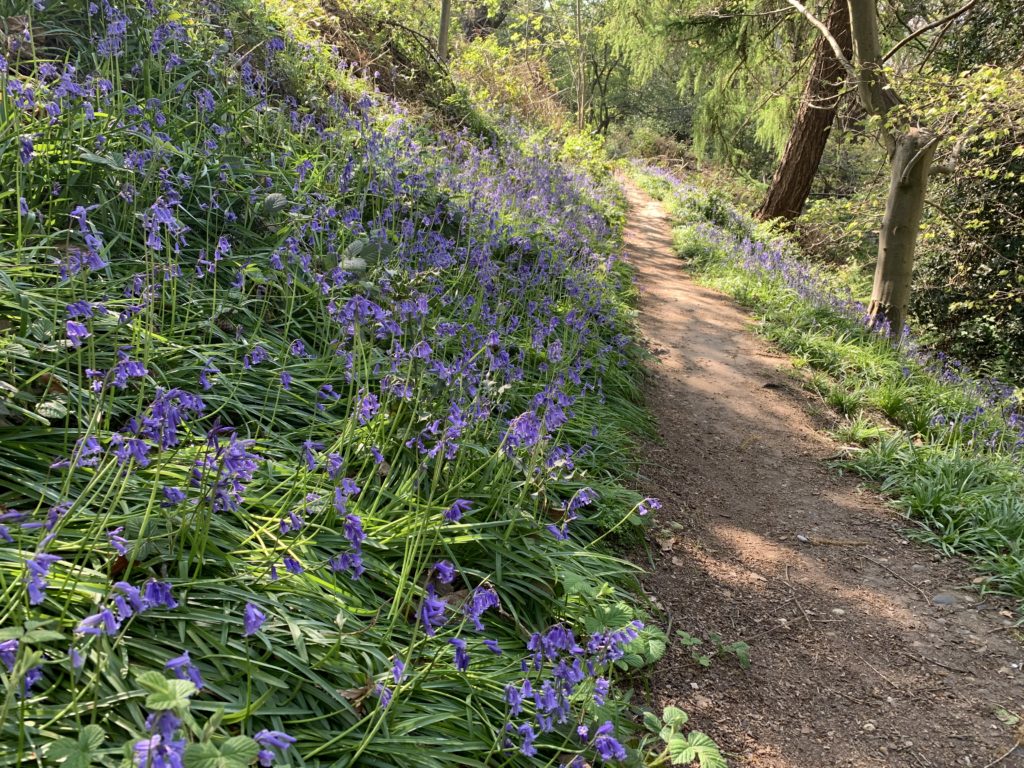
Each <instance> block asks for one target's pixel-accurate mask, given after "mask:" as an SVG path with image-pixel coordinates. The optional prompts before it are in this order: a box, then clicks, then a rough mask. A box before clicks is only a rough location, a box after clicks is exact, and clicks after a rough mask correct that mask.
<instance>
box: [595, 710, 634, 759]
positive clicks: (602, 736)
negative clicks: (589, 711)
mask: <svg viewBox="0 0 1024 768" xmlns="http://www.w3.org/2000/svg"><path fill="white" fill-rule="evenodd" d="M614 733H615V726H614V725H612V722H611V720H608V721H605V723H604V724H603V725H601V726H600V727H599V728H598V729H597V730H596V731H595V732H594V749H595V750H597V754H598V757H600V758H601V760H602V761H604V762H606V763H607V762H611V761H612V760H625V759H626V748H625V747H623V746H622V744H620V743H619V742H618V741H617V740H616V739H615V736H614V735H613V734H614Z"/></svg>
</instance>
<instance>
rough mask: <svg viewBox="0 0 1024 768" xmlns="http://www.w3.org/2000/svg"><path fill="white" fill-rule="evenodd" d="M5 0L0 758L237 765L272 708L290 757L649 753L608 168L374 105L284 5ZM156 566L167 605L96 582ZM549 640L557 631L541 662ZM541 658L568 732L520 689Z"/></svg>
mask: <svg viewBox="0 0 1024 768" xmlns="http://www.w3.org/2000/svg"><path fill="white" fill-rule="evenodd" d="M11 5H12V4H8V6H11ZM14 5H15V6H16V7H10V8H9V9H10V11H11V12H10V13H9V14H5V15H3V16H2V21H3V23H5V24H10V25H14V26H18V25H22V24H23V25H27V35H23V36H22V37H23V38H24V39H26V40H27V41H28V43H26V46H27V47H24V48H21V49H19V50H18V52H17V55H15V54H14V53H11V52H10V51H8V53H10V58H9V60H8V61H7V62H6V65H5V66H4V67H3V69H2V71H0V80H3V83H2V85H3V86H4V87H3V88H2V89H0V91H2V95H0V129H2V132H0V172H2V174H3V176H4V178H5V179H6V180H7V182H8V183H7V186H6V187H5V191H4V192H3V193H0V285H2V286H3V288H2V290H0V373H2V376H0V385H2V388H0V515H2V519H0V523H2V524H3V528H2V529H0V534H2V535H0V593H2V595H3V598H4V599H3V601H0V682H2V684H3V688H2V697H0V765H38V766H43V765H52V764H55V762H56V761H57V760H58V759H63V757H64V756H67V755H71V754H74V756H75V764H79V765H87V764H95V765H121V764H124V765H128V764H131V763H132V762H135V764H136V765H141V766H143V767H144V768H145V766H146V765H147V762H149V763H153V762H154V761H153V760H149V761H147V760H146V758H145V756H144V755H143V756H142V757H141V758H138V759H135V760H134V761H133V757H132V753H133V749H137V748H138V745H139V744H140V743H143V744H144V743H146V740H148V739H151V738H153V737H155V736H161V737H162V738H163V739H164V747H167V748H169V749H170V748H172V744H177V743H178V742H179V741H180V742H181V745H180V750H179V747H178V746H173V749H174V750H179V751H184V752H185V762H186V765H188V766H189V768H191V767H192V766H206V765H221V766H223V767H224V768H236V766H237V767H238V768H240V767H241V766H244V765H248V764H251V763H252V762H254V760H255V759H256V756H255V753H254V749H255V746H254V745H255V742H254V741H253V738H252V737H253V736H254V735H255V734H257V733H259V732H260V731H261V730H262V729H274V730H281V731H286V732H287V733H289V734H291V736H292V737H294V738H295V739H296V743H295V744H294V746H293V747H292V748H290V749H288V750H287V751H286V752H285V753H284V754H283V755H282V754H280V753H277V754H276V755H275V759H277V760H278V761H279V762H281V763H290V764H298V765H324V766H338V767H339V768H340V767H342V766H350V765H351V766H354V765H361V766H393V765H402V766H410V767H420V766H422V767H423V768H435V767H437V768H441V767H447V766H480V767H481V768H482V766H514V765H537V764H542V765H560V764H563V763H564V762H565V761H566V759H567V758H571V757H572V756H573V755H577V754H585V755H586V759H587V760H591V761H592V760H593V759H594V745H593V744H582V743H581V742H580V739H579V737H578V735H577V731H576V727H577V726H578V725H582V724H586V725H588V726H589V727H591V729H592V731H593V730H594V729H596V728H597V727H600V726H601V725H602V724H603V723H604V722H605V721H610V722H612V723H613V724H614V725H615V727H616V728H617V731H616V733H617V734H618V737H619V738H620V739H621V740H622V741H623V742H625V744H626V747H627V748H628V750H629V756H628V759H627V761H626V762H627V764H632V765H637V764H640V763H641V762H642V761H643V760H644V755H645V754H646V753H647V752H648V751H649V748H650V747H651V746H652V744H653V743H654V742H653V741H652V737H650V736H641V735H640V734H638V733H637V729H636V728H635V727H634V721H635V720H639V719H640V717H641V712H640V711H639V708H638V707H637V706H636V705H634V704H633V703H632V702H631V701H630V698H629V691H630V686H631V682H630V675H631V674H632V673H633V672H635V671H636V670H638V669H640V668H642V667H643V666H644V665H646V664H649V663H650V662H652V661H654V660H655V659H656V658H657V656H658V655H659V654H660V653H661V652H663V651H664V642H663V638H662V636H661V633H660V632H659V631H658V630H657V629H656V628H653V627H652V628H645V629H643V630H642V631H641V632H640V633H639V635H638V636H637V637H635V638H633V639H630V638H631V637H632V634H618V635H615V636H609V635H608V633H622V632H624V631H628V632H630V633H631V632H632V630H633V626H632V622H634V621H636V620H638V619H640V618H641V617H642V616H643V611H642V609H641V608H640V600H639V599H638V593H639V590H638V588H637V585H636V567H635V566H634V565H633V564H631V563H629V562H627V561H625V560H624V559H623V558H621V557H619V556H617V555H616V554H615V553H614V552H613V551H611V550H610V549H609V548H608V547H607V546H605V545H606V544H607V543H608V541H609V540H614V538H615V537H616V536H619V535H621V533H622V532H623V531H628V530H630V529H631V528H632V527H633V526H639V525H642V524H643V523H644V519H643V517H642V515H641V514H640V511H641V505H642V504H643V503H644V499H643V498H642V497H641V496H640V495H639V494H637V493H635V492H634V491H631V490H629V484H630V483H631V481H632V479H633V477H634V454H633V442H634V440H635V439H636V436H637V434H638V431H639V430H642V429H643V428H644V427H645V425H646V424H648V417H647V416H646V414H645V413H644V411H643V408H642V406H641V405H640V396H639V390H638V384H637V381H638V375H639V374H638V356H639V352H638V350H637V347H636V345H635V343H634V338H633V327H632V310H631V308H630V306H629V301H630V297H631V295H632V289H631V287H630V285H629V274H628V271H627V270H626V269H625V267H624V265H623V264H622V263H620V262H618V261H617V259H616V254H617V249H618V245H619V236H618V232H617V224H618V223H619V222H621V218H622V211H621V201H620V197H619V195H618V194H617V193H616V192H614V191H613V190H609V189H608V188H607V185H606V184H604V183H602V181H601V180H600V179H594V178H591V177H590V176H588V175H586V174H582V173H576V172H574V171H573V169H572V168H570V167H568V166H566V165H563V164H560V163H559V162H558V158H559V157H560V156H561V155H562V154H563V150H564V148H563V147H562V146H559V145H558V144H557V143H554V142H551V141H545V140H543V139H538V138H537V137H533V136H529V135H525V134H524V133H523V132H521V131H515V130H512V129H509V130H507V131H506V132H505V134H504V135H503V137H502V138H501V139H500V140H493V137H490V138H483V139H482V138H481V137H479V136H477V135H474V134H470V133H465V132H460V131H456V132H446V133H441V132H439V128H438V126H439V125H443V121H442V120H440V119H439V118H437V116H436V114H433V113H432V114H431V115H430V116H429V117H421V116H416V115H414V114H410V110H409V109H408V108H407V107H406V106H403V105H401V104H398V103H395V102H393V101H391V100H390V99H389V98H388V97H386V96H384V95H381V94H377V93H376V92H375V85H374V84H375V80H374V78H373V74H372V72H367V73H357V72H353V70H352V69H351V68H350V67H348V66H347V65H346V64H345V63H344V62H342V61H341V60H340V59H339V57H338V55H336V54H335V52H334V51H332V49H331V47H330V46H329V45H327V44H326V43H325V41H324V40H322V39H320V37H319V36H318V35H317V34H316V33H315V31H314V27H313V26H311V24H312V23H313V22H315V23H316V27H317V28H319V29H330V19H329V18H327V17H326V16H325V11H324V10H323V8H321V7H320V5H319V4H318V3H315V2H312V1H311V0H301V1H297V2H278V1H276V0H275V1H274V2H269V3H263V2H249V0H228V1H227V2H225V3H223V4H220V5H219V6H215V5H213V4H205V3H198V2H194V1H192V0H180V2H171V3H155V4H152V8H148V7H147V4H146V3H144V2H141V1H140V2H134V1H130V2H125V3H123V4H122V5H120V6H114V5H111V4H109V3H104V2H100V3H98V4H97V8H96V10H95V12H93V13H91V14H90V12H89V11H88V6H89V4H87V3H77V4H76V3H62V2H48V3H45V4H44V10H42V11H37V10H36V8H35V6H34V4H32V3H30V2H22V3H17V4H14ZM8 6H5V7H8ZM122 11H123V12H124V14H125V18H122V17H121V13H122ZM125 25H126V26H125ZM328 42H329V41H328ZM161 46H162V47H161ZM387 50H392V49H387ZM374 53H382V52H380V51H374ZM392 53H393V51H392ZM389 63H394V62H389V61H388V60H387V59H386V58H384V59H383V60H382V62H381V66H382V67H383V66H385V65H387V64H389ZM69 65H70V66H71V67H73V68H74V69H73V70H72V69H69V68H68V67H69ZM364 74H365V76H363V75H364ZM67 82H70V83H71V84H72V86H73V87H71V90H66V88H67V87H68V86H67ZM26 89H27V90H26ZM86 258H91V259H92V262H93V263H92V264H91V265H89V266H86V267H81V265H80V264H79V263H78V262H79V261H80V260H82V259H86ZM80 267H81V268H80ZM83 303H84V304H83ZM83 306H84V307H85V309H83ZM76 323H80V325H77V326H76ZM204 380H205V383H204ZM328 388H329V389H328ZM190 397H201V399H202V407H201V408H199V407H198V406H194V405H193V406H189V405H188V402H190V401H189V398H190ZM175 408H176V409H178V411H179V417H180V418H178V419H176V420H175V419H172V418H171V417H170V416H169V415H168V413H169V412H170V411H171V410H173V409H175ZM521 417H532V419H533V420H532V421H531V418H525V420H524V419H522V418H521ZM517 418H519V419H520V421H519V422H517V421H516V420H517ZM517 423H519V424H520V425H521V426H523V430H522V433H521V434H520V433H519V432H517V431H516V429H515V428H514V426H515V424H517ZM531 425H532V427H533V429H532V430H531ZM172 434H173V435H174V439H173V440H171V439H167V438H168V436H169V435H172ZM93 441H95V442H93ZM135 441H138V442H135ZM128 447H134V448H135V449H136V452H135V453H134V454H131V453H128V452H126V449H127V448H128ZM139 451H141V453H140V452H139ZM356 486H358V489H359V490H358V491H357V490H355V487H356ZM586 489H589V490H586ZM583 497H587V498H590V500H589V502H588V503H582V504H581V505H580V506H579V509H577V510H575V515H576V517H575V519H570V518H573V513H572V508H571V507H570V505H572V504H573V501H574V499H580V498H583ZM591 497H592V498H591ZM457 500H464V501H465V502H467V504H468V509H467V510H466V511H465V512H464V514H463V517H462V518H461V519H450V517H446V513H447V512H448V511H449V510H450V509H451V507H452V505H453V504H454V503H455V502H456V501H457ZM561 524H565V525H566V526H567V529H566V530H567V535H562V536H557V537H556V536H555V535H553V534H552V532H551V531H550V530H549V528H548V526H557V525H561ZM360 530H361V531H362V533H360V532H359V531H360ZM363 535H365V539H363V538H362V537H363ZM356 554H359V555H361V557H362V561H363V564H364V565H365V573H363V574H362V575H361V576H360V575H359V574H357V573H356V572H355V570H356V569H355V566H354V565H353V562H352V561H351V558H352V556H353V555H356ZM41 558H42V559H41ZM48 558H54V559H53V561H52V562H48V563H45V568H44V567H43V565H41V563H44V562H45V560H47V559H48ZM341 558H345V559H341ZM442 561H447V563H449V564H450V566H451V568H452V569H453V570H454V576H453V578H452V580H451V582H452V583H450V584H448V583H447V582H446V580H445V579H444V578H442V576H443V572H444V570H445V565H439V563H442ZM40 569H42V570H43V571H45V573H43V574H42V575H39V573H38V571H39V570H40ZM356 576H359V577H358V578H355V577H356ZM125 584H126V585H127V586H124V585H125ZM147 584H148V585H150V589H155V587H154V586H153V585H154V584H161V585H169V587H170V589H171V590H172V592H173V595H174V599H175V600H176V603H177V605H176V607H175V606H172V605H171V604H170V603H169V601H166V600H163V601H158V600H156V599H155V598H152V599H149V600H147V601H141V600H140V601H139V605H136V606H135V607H134V608H133V607H132V606H131V605H130V604H129V603H128V602H125V599H126V598H129V597H131V594H132V592H131V590H132V588H141V587H144V586H145V585H147ZM492 590H493V592H494V593H495V594H496V595H497V596H498V598H499V600H500V606H492V607H491V608H489V609H488V610H487V611H486V613H485V614H484V615H483V616H481V617H480V618H481V619H482V620H483V622H484V629H483V630H482V631H480V632H477V631H475V629H474V627H473V621H472V619H471V617H470V615H469V613H467V610H466V609H467V608H468V607H471V606H472V600H473V598H474V597H480V596H481V595H487V594H489V593H490V592H491V591H492ZM435 593H436V594H437V595H440V596H441V597H443V598H444V599H445V607H444V608H442V609H440V610H441V613H442V614H443V616H444V618H445V619H446V621H445V622H444V623H443V624H440V623H439V622H438V625H437V626H433V625H431V624H429V623H428V622H425V621H424V620H423V618H422V614H421V612H423V611H426V610H427V609H428V608H429V607H430V606H431V605H432V604H434V603H433V600H434V598H433V597H432V595H433V594H435ZM250 605H251V606H254V607H255V608H257V609H258V610H259V611H261V612H262V613H263V614H265V616H266V619H265V621H264V622H263V623H262V624H259V623H258V622H255V624H259V626H255V625H254V626H252V627H250V628H249V629H247V622H246V619H245V617H246V615H247V610H248V612H249V615H250V616H252V615H253V614H252V611H253V608H252V607H248V608H247V606H250ZM105 610H106V611H110V613H109V614H107V615H109V617H110V621H109V622H108V623H107V624H104V625H103V626H104V629H103V631H101V632H96V631H90V630H92V629H94V627H93V625H91V624H90V622H95V621H97V620H103V619H104V618H105V614H104V611H105ZM470 613H471V612H470ZM115 614H116V616H115ZM115 618H116V620H115ZM250 623H253V622H250ZM562 629H568V630H571V631H572V632H574V633H575V637H576V639H577V641H578V642H579V643H580V648H579V649H576V648H575V646H573V645H572V644H567V645H568V646H569V647H568V648H561V649H558V648H556V649H554V650H551V649H550V648H549V649H548V652H547V654H546V655H542V656H541V657H539V658H537V659H536V662H535V661H534V660H535V656H534V653H533V651H532V649H528V648H527V645H528V644H531V643H532V644H533V645H534V646H536V644H537V643H538V642H539V641H540V637H541V635H545V636H557V635H559V633H560V632H561V631H562ZM250 630H251V631H250ZM616 638H617V639H616ZM453 640H454V641H457V642H465V643H466V649H467V651H468V653H469V657H470V663H469V664H468V666H467V665H464V664H460V663H457V659H458V656H457V654H456V650H457V645H456V644H453V643H452V642H451V641H453ZM485 640H489V641H493V642H494V643H496V648H497V649H499V650H500V651H501V653H500V654H499V653H496V652H494V650H493V649H492V648H491V647H489V646H488V645H487V644H486V643H485ZM552 642H553V641H552ZM591 642H593V648H590V649H585V648H584V647H585V646H588V645H589V644H590V643H591ZM612 649H615V653H610V651H611V650H612ZM183 651H188V653H189V654H190V659H191V663H192V664H194V665H195V667H196V669H197V670H198V672H199V673H201V676H202V679H203V681H204V683H205V684H204V686H203V687H202V689H201V690H198V689H196V688H195V687H193V686H192V684H191V683H190V682H188V681H187V680H184V679H177V678H178V675H177V673H175V672H174V671H172V670H170V669H168V668H167V666H166V665H167V663H168V662H169V661H170V660H171V659H174V658H177V657H180V655H181V654H182V652H183ZM618 651H621V656H619V655H618ZM76 659H80V660H81V664H77V663H75V660H76ZM396 659H397V660H400V661H401V662H403V663H404V664H405V672H406V675H405V676H402V675H401V674H397V675H396V673H395V672H393V669H394V666H393V665H394V664H395V660H396ZM559 661H564V662H565V664H563V665H562V667H561V668H560V671H557V675H561V677H560V678H558V680H560V681H561V682H559V683H558V684H559V686H560V687H559V689H558V693H557V696H556V698H557V699H558V704H559V715H558V722H557V723H553V724H552V725H551V726H550V727H546V726H542V721H543V718H542V719H541V720H538V719H536V715H538V714H540V715H542V716H543V714H544V713H543V712H538V711H537V705H536V704H535V702H534V699H533V698H532V697H530V696H527V701H526V703H525V705H524V708H523V711H522V712H521V713H519V714H514V713H513V712H512V708H511V707H510V705H509V703H508V701H507V697H508V695H509V694H508V686H513V687H515V686H520V687H521V686H522V685H523V684H524V680H527V679H529V680H530V681H531V682H532V683H533V684H535V685H536V686H538V687H541V686H543V685H544V681H548V682H549V683H550V682H551V680H552V679H553V676H555V675H556V670H559V666H558V662H559ZM574 661H575V662H578V663H579V664H580V665H581V666H582V667H583V668H584V669H587V667H586V662H587V661H592V662H593V663H594V669H593V671H590V670H589V669H588V670H587V674H585V675H583V679H581V680H577V681H575V682H573V683H572V684H566V683H567V681H568V679H569V678H570V677H572V672H571V664H572V663H573V662H574ZM524 664H525V666H524ZM396 676H397V679H396ZM601 677H603V678H604V679H605V680H608V681H609V682H610V683H611V692H610V694H609V695H608V697H607V699H606V700H605V699H604V698H603V697H600V696H598V697H596V698H595V696H594V693H595V688H596V686H597V685H598V678H601ZM552 684H553V683H552ZM389 700H390V703H389ZM168 712H171V713H174V715H175V717H177V718H180V723H178V722H177V721H173V720H171V721H168V719H166V718H165V717H164V715H160V713H168ZM157 715H159V716H160V718H161V719H157V720H154V719H153V716H157ZM168 722H170V723H171V725H168V724H167V723H168ZM161 723H163V724H164V725H163V731H164V732H163V733H161V732H160V731H161ZM172 726H173V727H172ZM507 726H511V728H512V730H511V731H508V730H506V728H507ZM524 726H529V727H531V728H534V727H536V729H537V731H538V738H537V741H536V745H535V748H536V749H537V750H538V752H537V754H536V755H531V754H528V752H529V749H528V746H529V745H528V740H527V737H526V735H524V733H523V731H522V729H523V727H524ZM80 736H81V737H82V739H84V740H80V739H79V737H80ZM65 764H67V763H65Z"/></svg>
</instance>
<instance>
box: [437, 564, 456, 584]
mask: <svg viewBox="0 0 1024 768" xmlns="http://www.w3.org/2000/svg"><path fill="white" fill-rule="evenodd" d="M432 570H433V571H434V573H435V574H437V580H438V581H440V582H441V583H442V584H451V583H452V580H453V579H454V578H455V566H454V565H452V564H451V563H449V562H448V561H447V560H438V561H437V562H436V563H434V566H433V568H432Z"/></svg>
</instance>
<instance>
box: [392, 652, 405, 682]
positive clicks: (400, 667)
mask: <svg viewBox="0 0 1024 768" xmlns="http://www.w3.org/2000/svg"><path fill="white" fill-rule="evenodd" d="M391 677H392V678H393V679H394V681H395V685H398V684H399V683H401V682H402V681H403V680H404V679H405V678H406V677H408V675H407V674H406V672H405V662H404V661H402V660H401V659H400V658H399V657H398V656H395V658H394V660H393V661H392V662H391Z"/></svg>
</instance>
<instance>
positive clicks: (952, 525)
mask: <svg viewBox="0 0 1024 768" xmlns="http://www.w3.org/2000/svg"><path fill="white" fill-rule="evenodd" d="M634 178H636V179H637V180H638V181H639V183H641V185H642V186H643V187H644V188H645V189H647V191H648V192H650V193H651V194H652V195H654V196H655V197H658V198H659V199H662V200H664V201H665V202H666V204H667V205H668V207H669V209H670V211H671V213H672V215H673V217H674V218H675V221H676V223H677V228H676V232H675V242H676V248H677V251H678V253H679V255H680V256H681V258H683V259H684V260H685V262H686V265H687V267H688V269H690V270H691V271H692V272H693V274H694V275H695V276H696V277H697V279H698V280H700V281H701V282H702V283H704V284H705V285H708V286H710V287H712V288H715V289H717V290H720V291H723V292H724V293H728V294H730V295H731V296H733V297H735V298H736V299H737V300H739V301H740V302H741V303H742V304H743V305H744V306H746V307H747V308H749V309H750V310H751V311H752V312H753V314H754V317H755V318H756V320H757V326H756V327H757V330H758V332H759V333H761V334H762V335H764V336H765V337H766V338H768V339H770V340H771V341H772V342H773V343H775V344H776V345H778V346H779V347H780V348H782V349H783V350H785V351H787V352H789V353H790V354H792V355H793V357H794V360H795V362H796V363H797V364H799V366H800V367H802V368H807V369H809V370H810V373H809V375H807V376H805V377H804V383H805V386H806V387H807V388H808V389H810V390H811V391H814V392H816V393H817V394H819V395H820V396H821V397H822V399H823V400H824V401H825V402H826V403H828V404H829V405H830V406H831V407H832V408H834V409H835V411H837V412H838V413H839V414H840V416H841V417H843V418H844V423H842V424H841V425H839V426H838V427H837V428H836V429H835V434H836V436H837V437H838V438H840V439H842V440H845V441H847V442H851V443H855V444H857V445H858V446H859V447H858V449H857V450H856V451H854V452H853V454H852V458H850V459H849V460H847V461H844V462H843V465H844V466H845V467H847V468H849V469H850V470H852V471H854V472H857V473H859V474H861V475H863V476H864V477H866V478H870V479H872V480H874V481H876V482H878V483H879V485H880V487H881V489H882V491H883V492H884V493H885V494H887V495H888V496H889V497H890V498H891V500H892V503H893V505H894V506H895V507H896V508H898V509H899V510H901V511H902V512H903V513H905V514H906V515H907V517H908V518H910V519H912V520H914V521H916V522H917V523H919V524H920V528H919V529H918V530H917V531H916V532H915V534H914V535H915V536H916V537H917V538H918V539H921V540H924V541H927V542H929V543H931V544H933V545H935V546H937V547H939V548H940V549H941V550H942V551H943V552H944V553H945V554H947V555H962V556H964V557H966V558H967V559H968V561H969V562H970V564H971V566H972V567H973V568H975V569H977V570H978V571H979V572H980V573H982V574H983V575H984V577H985V578H984V580H983V583H982V584H981V585H980V586H981V589H982V590H984V591H987V592H993V593H997V594H1002V595H1008V596H1011V597H1013V598H1015V599H1017V600H1024V452H1022V446H1024V442H1022V437H1024V434H1022V432H1021V422H1020V417H1019V416H1015V415H1014V414H1015V413H1016V412H1017V411H1018V410H1019V408H1020V396H1019V393H1018V392H1015V391H1013V390H1012V389H1010V388H1008V387H1001V386H1000V385H998V384H995V385H994V384H993V383H991V382H989V381H986V380H984V379H980V378H976V377H972V376H971V375H969V374H967V373H964V372H962V371H960V370H959V369H958V368H957V367H956V366H955V365H946V366H945V367H944V366H943V365H941V361H937V360H936V359H935V358H934V357H931V356H930V355H929V354H928V353H927V352H926V351H925V350H917V349H914V348H912V347H906V346H902V347H901V346H894V345H892V344H890V343H889V342H888V340H887V339H884V338H882V337H880V336H879V335H877V334H874V333H871V332H869V331H868V330H867V329H866V328H865V327H864V325H863V324H862V323H861V322H860V321H859V317H858V315H857V310H856V306H855V305H854V304H853V300H852V296H854V295H859V294H860V293H861V292H862V291H863V287H864V286H863V284H862V283H860V282H859V281H858V282H855V283H854V284H852V285H850V284H848V282H847V281H848V280H849V279H850V274H849V273H844V272H830V271H828V270H826V269H825V268H820V267H812V266H807V265H805V264H803V263H802V262H801V261H800V257H799V253H798V251H797V249H796V247H795V246H794V245H792V244H791V243H788V242H786V241H785V240H783V239H780V238H779V237H778V236H777V235H776V234H775V233H772V232H770V231H767V230H765V229H764V228H763V227H760V225H757V224H756V223H755V222H753V221H751V220H749V219H747V218H745V217H744V216H743V215H742V214H740V213H739V212H737V211H735V210H731V212H730V213H729V214H728V215H723V214H722V212H721V211H722V210H723V208H724V207H725V206H727V202H726V201H723V200H720V199H718V196H717V193H708V192H706V191H702V190H699V189H694V188H693V187H690V186H688V185H686V184H682V183H680V182H676V181H673V180H672V179H671V178H670V177H668V176H665V175H663V174H661V173H652V172H651V171H650V170H648V169H637V170H635V171H634ZM709 201H710V202H709ZM751 240H752V241H753V243H754V244H755V247H754V248H753V250H752V249H751V244H750V241H751ZM757 243H761V244H762V247H761V250H758V247H757V246H756V244H757Z"/></svg>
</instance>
